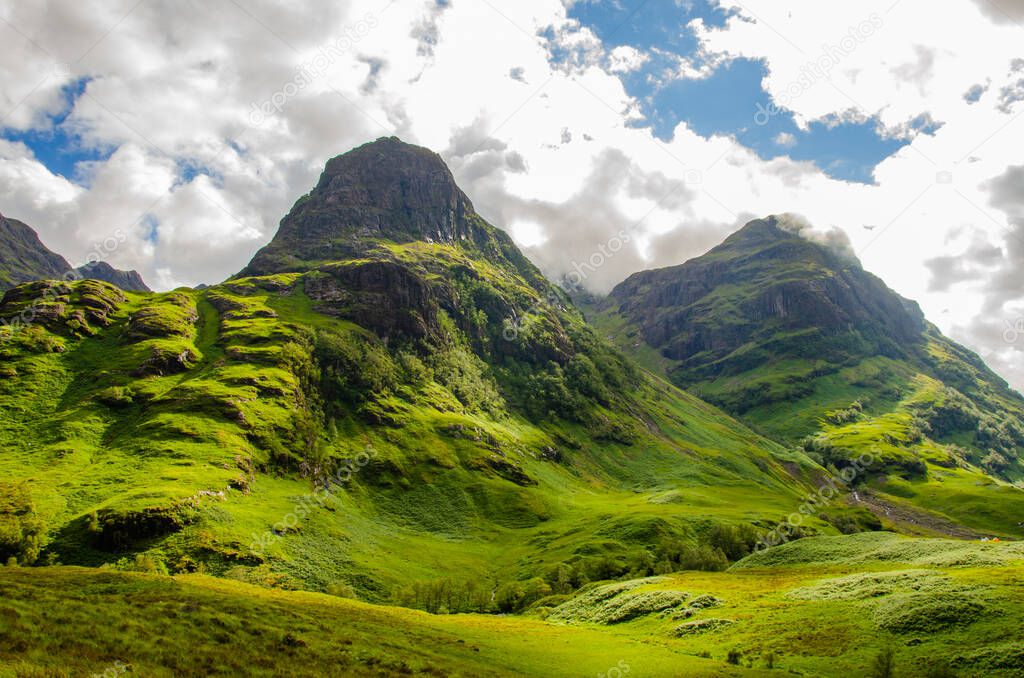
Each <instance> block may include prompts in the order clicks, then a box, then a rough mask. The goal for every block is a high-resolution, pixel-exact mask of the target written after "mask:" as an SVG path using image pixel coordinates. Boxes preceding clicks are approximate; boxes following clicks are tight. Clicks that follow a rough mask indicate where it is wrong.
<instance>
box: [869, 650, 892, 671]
mask: <svg viewBox="0 0 1024 678" xmlns="http://www.w3.org/2000/svg"><path fill="white" fill-rule="evenodd" d="M868 675H869V676H870V677H871V678H893V676H894V675H896V653H895V652H894V651H893V649H892V648H891V647H887V648H885V649H883V650H882V651H881V652H879V653H878V654H877V655H875V659H874V661H872V662H871V668H870V673H869V674H868Z"/></svg>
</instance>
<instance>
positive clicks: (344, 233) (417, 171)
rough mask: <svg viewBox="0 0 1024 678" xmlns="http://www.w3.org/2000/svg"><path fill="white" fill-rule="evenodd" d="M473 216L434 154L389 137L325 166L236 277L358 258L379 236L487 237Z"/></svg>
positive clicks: (455, 240)
mask: <svg viewBox="0 0 1024 678" xmlns="http://www.w3.org/2000/svg"><path fill="white" fill-rule="evenodd" d="M475 216H476V213H475V212H474V210H473V204H472V203H471V202H470V200H469V198H467V197H466V194H465V193H463V192H462V190H461V189H460V188H459V187H458V186H457V185H456V183H455V178H454V177H453V176H452V173H451V171H450V170H449V169H448V167H447V166H446V165H445V163H444V161H443V160H442V159H441V157H440V156H439V155H437V154H436V153H434V152H432V151H429V150H427V149H425V148H421V147H419V146H413V145H411V144H406V143H404V142H402V141H400V140H399V139H397V138H395V137H387V138H382V139H378V140H377V141H375V142H373V143H369V144H366V145H364V146H360V147H359V148H356V149H354V150H352V151H349V152H348V153H345V154H344V155H339V156H337V157H335V158H332V159H331V160H330V161H328V163H327V166H326V168H325V169H324V171H323V173H322V174H321V175H320V180H319V181H318V182H317V185H316V187H315V188H314V189H313V190H312V192H310V193H309V194H308V195H306V196H305V197H303V198H301V199H300V200H299V201H298V202H296V203H295V206H294V207H293V208H292V210H291V212H290V213H289V214H288V216H286V217H285V218H284V219H283V220H282V221H281V226H280V228H279V229H278V232H277V235H276V236H275V237H274V240H273V241H272V242H271V243H270V244H269V245H267V246H266V247H264V248H263V249H262V250H260V251H259V252H258V253H257V254H256V256H255V257H254V258H253V260H252V262H251V263H250V264H249V266H247V267H246V269H245V270H243V271H242V273H241V274H240V275H241V276H251V275H266V274H269V273H280V272H282V271H295V270H308V269H309V268H311V267H313V266H314V265H315V264H316V263H318V262H324V261H338V260H342V259H348V258H351V257H354V256H358V255H360V254H361V253H363V252H364V251H365V250H366V249H367V247H371V246H372V245H373V244H374V243H375V242H377V241H379V240H380V239H386V240H391V241H394V242H409V241H413V240H422V241H425V242H429V243H443V244H453V243H459V242H464V241H470V242H475V241H485V240H488V239H489V238H490V234H489V233H488V232H487V231H486V229H483V228H481V226H480V222H479V220H478V219H475V218H473V217H475Z"/></svg>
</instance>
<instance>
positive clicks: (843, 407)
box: [592, 217, 1024, 512]
mask: <svg viewBox="0 0 1024 678" xmlns="http://www.w3.org/2000/svg"><path fill="white" fill-rule="evenodd" d="M592 316H593V318H592V319H593V320H595V321H596V322H597V323H598V324H599V326H601V327H602V328H603V329H604V331H605V332H606V333H607V334H608V335H610V336H612V337H613V339H614V341H615V342H616V343H618V344H619V345H620V346H621V347H623V348H624V349H626V350H627V351H630V352H631V353H633V354H634V355H637V356H638V357H639V358H641V359H642V360H644V361H645V362H646V364H648V365H649V366H651V367H652V368H654V369H656V370H661V371H664V372H665V374H667V375H668V376H669V377H670V378H671V380H672V381H673V382H674V383H676V384H677V385H679V386H680V387H683V388H686V389H687V390H689V391H691V392H692V393H694V394H696V395H699V396H700V397H702V398H704V399H706V400H709V401H710V402H713V403H716V404H718V405H720V406H721V407H723V408H724V409H726V410H727V411H729V412H731V413H733V414H734V415H737V416H739V417H741V418H743V419H744V420H745V421H746V422H748V423H749V424H751V425H753V426H754V427H755V428H756V429H757V430H760V431H762V432H764V433H766V434H768V435H770V436H772V437H775V438H776V439H778V440H780V441H782V442H786V443H788V444H799V445H801V446H802V447H803V448H804V449H805V450H806V451H807V452H809V453H811V454H812V455H814V456H816V458H817V459H819V461H821V462H822V463H825V464H830V463H831V464H838V465H840V466H841V465H843V464H844V463H846V462H847V461H848V460H849V459H851V458H853V457H854V456H856V455H858V454H861V453H862V452H865V451H871V452H873V453H876V454H877V456H878V457H879V458H880V459H881V460H882V461H883V462H884V463H883V464H882V465H881V466H880V467H878V468H876V469H875V472H876V473H877V474H880V475H879V477H881V478H889V480H890V481H892V482H895V480H894V479H895V478H896V477H904V478H906V479H913V478H931V477H938V476H940V475H942V474H944V473H945V472H943V471H942V470H941V469H942V468H949V467H952V468H958V467H960V468H961V470H964V471H965V472H970V473H974V472H978V473H981V472H984V473H986V474H988V475H991V476H994V477H998V478H1002V479H1004V480H1010V481H1015V480H1021V479H1022V478H1024V461H1022V459H1024V398H1022V397H1021V396H1020V394H1018V393H1017V392H1015V391H1013V390H1011V389H1010V388H1009V387H1008V386H1007V384H1006V382H1005V381H1004V380H1003V379H1001V378H1000V377H999V376H997V375H996V374H995V373H994V372H992V371H991V370H990V369H989V368H988V367H986V365H985V364H984V362H983V361H982V360H981V358H979V357H978V356H977V355H976V354H974V353H973V352H971V351H969V350H967V349H966V348H964V347H963V346H960V345H958V344H956V343H955V342H953V341H951V340H949V339H948V338H946V337H944V336H943V335H942V333H941V332H940V331H939V330H938V329H937V328H936V327H935V326H934V325H932V324H931V323H929V322H927V320H926V319H925V318H924V315H923V314H922V313H921V310H920V308H919V307H918V305H917V304H916V303H914V302H912V301H909V300H907V299H904V298H903V297H901V296H899V295H898V294H896V293H895V292H893V291H892V290H891V289H889V288H888V287H887V286H886V285H885V283H883V282H882V281H881V280H880V279H879V278H877V277H876V276H874V275H872V274H870V273H868V272H867V271H865V270H864V269H863V268H862V267H861V264H860V262H859V261H857V259H856V257H855V256H853V254H852V253H851V252H850V250H849V247H848V245H847V244H846V243H844V242H843V241H842V240H839V239H837V238H835V237H831V238H829V237H820V238H819V237H815V236H814V235H812V234H809V233H807V232H806V231H804V230H803V228H802V227H799V226H796V225H795V224H794V222H793V220H791V219H790V218H788V217H769V218H767V219H759V220H756V221H752V222H750V223H749V224H747V225H746V226H744V227H743V228H742V229H740V230H739V231H737V232H736V233H734V234H733V235H731V236H730V237H729V238H727V239H726V240H725V241H724V242H723V243H722V244H721V245H719V246H717V247H715V248H714V249H712V250H711V251H709V252H708V253H707V254H705V255H703V256H700V257H697V258H695V259H692V260H690V261H687V262H686V263H684V264H681V265H679V266H673V267H670V268H664V269H659V270H654V271H644V272H641V273H637V274H635V275H632V276H630V277H629V278H628V279H627V280H625V281H624V282H622V283H621V284H619V285H618V286H617V287H616V288H615V289H614V290H613V291H612V292H611V294H610V295H609V297H608V298H607V299H605V300H602V301H600V302H598V303H597V304H596V305H595V306H594V307H593V312H592ZM947 475H948V474H947ZM965 478H966V476H965ZM921 489H923V488H921ZM910 494H911V492H910V491H909V490H905V491H904V495H905V496H909V495H910ZM942 509H943V510H951V511H954V512H956V511H960V510H963V509H964V506H960V505H958V504H957V503H956V502H949V503H947V504H946V505H945V506H943V507H942Z"/></svg>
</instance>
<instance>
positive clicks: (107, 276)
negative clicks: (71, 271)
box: [75, 261, 152, 292]
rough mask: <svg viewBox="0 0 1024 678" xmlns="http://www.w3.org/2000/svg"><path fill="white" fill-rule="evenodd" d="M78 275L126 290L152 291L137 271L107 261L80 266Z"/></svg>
mask: <svg viewBox="0 0 1024 678" xmlns="http://www.w3.org/2000/svg"><path fill="white" fill-rule="evenodd" d="M75 273H77V274H78V277H80V278H84V279H86V280H102V281H103V282H108V283H110V284H111V285H114V286H116V287H119V288H121V289H122V290H124V291H126V292H151V291H152V290H150V289H149V286H148V285H146V282H145V281H144V280H143V279H142V276H141V275H139V273H138V272H137V271H121V270H118V269H116V268H114V267H113V266H111V265H110V264H108V263H107V262H105V261H97V262H95V263H91V264H86V265H84V266H79V267H78V268H76V269H75Z"/></svg>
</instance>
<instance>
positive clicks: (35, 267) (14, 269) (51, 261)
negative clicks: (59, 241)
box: [0, 214, 71, 291]
mask: <svg viewBox="0 0 1024 678" xmlns="http://www.w3.org/2000/svg"><path fill="white" fill-rule="evenodd" d="M70 270H71V265H70V264H69V263H68V262H67V261H65V260H64V257H62V256H60V255H59V254H54V253H53V252H51V251H50V250H49V249H47V248H46V246H45V245H44V244H43V243H42V242H41V241H40V240H39V236H38V235H37V234H36V232H35V231H33V230H32V228H31V227H29V226H28V225H26V224H24V223H22V222H20V221H18V220H17V219H10V218H7V217H5V216H3V215H2V214H0V291H3V290H5V289H9V288H11V287H14V286H15V285H19V284H21V283H23V282H28V281H30V280H43V279H52V280H56V279H58V278H61V277H63V276H64V275H65V274H66V273H68V271H70Z"/></svg>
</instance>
